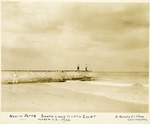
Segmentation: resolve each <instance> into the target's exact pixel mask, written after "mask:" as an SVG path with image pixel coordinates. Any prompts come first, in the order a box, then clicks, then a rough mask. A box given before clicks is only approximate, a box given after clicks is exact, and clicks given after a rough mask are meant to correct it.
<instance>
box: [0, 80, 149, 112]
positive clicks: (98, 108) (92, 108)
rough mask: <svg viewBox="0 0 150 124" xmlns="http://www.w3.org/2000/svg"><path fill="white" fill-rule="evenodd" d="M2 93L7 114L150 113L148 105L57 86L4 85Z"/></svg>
mask: <svg viewBox="0 0 150 124" xmlns="http://www.w3.org/2000/svg"><path fill="white" fill-rule="evenodd" d="M55 84H56V83H55ZM57 85H58V84H57ZM13 88H14V89H13ZM1 89H2V98H1V99H2V111H3V112H32V111H33V112H131V113H133V112H148V104H137V103H129V102H124V101H118V100H114V99H110V98H107V97H104V96H96V95H93V94H86V93H81V92H76V91H71V90H69V89H63V88H60V87H57V86H56V85H53V84H50V85H43V84H42V83H36V84H18V85H2V88H1ZM13 90H14V91H13ZM64 106H67V107H64Z"/></svg>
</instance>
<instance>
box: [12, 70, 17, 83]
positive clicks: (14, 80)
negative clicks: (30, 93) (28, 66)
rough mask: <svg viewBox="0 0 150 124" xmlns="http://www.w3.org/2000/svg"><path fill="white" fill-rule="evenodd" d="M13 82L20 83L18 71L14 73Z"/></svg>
mask: <svg viewBox="0 0 150 124" xmlns="http://www.w3.org/2000/svg"><path fill="white" fill-rule="evenodd" d="M13 76H14V77H13V84H14V83H18V80H17V74H16V72H15V73H14V74H13Z"/></svg>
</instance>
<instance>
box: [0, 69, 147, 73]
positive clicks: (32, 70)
mask: <svg viewBox="0 0 150 124" xmlns="http://www.w3.org/2000/svg"><path fill="white" fill-rule="evenodd" d="M1 71H85V70H84V69H80V70H77V69H44V70H43V69H1ZM88 71H92V72H99V73H149V71H93V70H88Z"/></svg>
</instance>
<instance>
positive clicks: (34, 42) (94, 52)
mask: <svg viewBox="0 0 150 124" xmlns="http://www.w3.org/2000/svg"><path fill="white" fill-rule="evenodd" d="M148 107H149V3H138V2H137V3H135V2H133V3H131V2H130V3H122V2H115V3H113V2H109V3H108V2H107V3H105V2H99V3H98V2H97V3H96V2H35V1H34V2H20V1H16V2H12V1H3V2H2V4H1V111H2V112H96V113H148V112H149V109H148Z"/></svg>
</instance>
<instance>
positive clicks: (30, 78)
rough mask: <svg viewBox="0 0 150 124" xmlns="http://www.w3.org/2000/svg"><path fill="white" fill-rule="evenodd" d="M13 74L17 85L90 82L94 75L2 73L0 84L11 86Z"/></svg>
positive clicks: (38, 72)
mask: <svg viewBox="0 0 150 124" xmlns="http://www.w3.org/2000/svg"><path fill="white" fill-rule="evenodd" d="M14 73H16V75H17V76H16V78H17V80H18V83H42V82H65V81H67V80H80V81H91V80H94V79H95V76H96V75H95V73H93V72H91V71H65V70H64V71H2V72H1V83H2V84H11V83H12V82H13V78H14Z"/></svg>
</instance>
